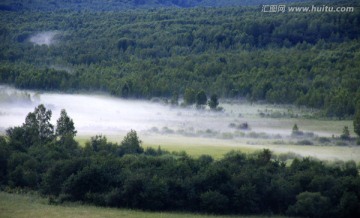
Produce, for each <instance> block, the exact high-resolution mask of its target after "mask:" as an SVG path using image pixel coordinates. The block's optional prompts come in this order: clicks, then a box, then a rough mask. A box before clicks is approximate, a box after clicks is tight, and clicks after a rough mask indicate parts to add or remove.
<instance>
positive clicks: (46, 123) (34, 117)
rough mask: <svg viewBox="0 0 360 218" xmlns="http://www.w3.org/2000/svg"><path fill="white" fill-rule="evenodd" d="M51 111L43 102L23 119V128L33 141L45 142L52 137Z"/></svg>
mask: <svg viewBox="0 0 360 218" xmlns="http://www.w3.org/2000/svg"><path fill="white" fill-rule="evenodd" d="M51 115H52V112H51V110H47V109H46V108H45V106H44V105H43V104H40V105H39V106H38V107H36V108H35V110H34V112H30V113H29V114H28V115H27V116H26V119H25V123H24V124H23V128H24V129H25V131H26V132H27V133H29V134H30V135H31V136H32V139H33V140H32V141H33V142H36V141H38V142H41V143H45V142H48V141H51V140H52V139H53V138H54V126H53V125H52V124H51V123H50V119H51Z"/></svg>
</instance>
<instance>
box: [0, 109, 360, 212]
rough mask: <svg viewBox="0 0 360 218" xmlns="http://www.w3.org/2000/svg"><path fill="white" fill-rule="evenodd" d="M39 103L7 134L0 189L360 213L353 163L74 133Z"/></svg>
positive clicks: (199, 208)
mask: <svg viewBox="0 0 360 218" xmlns="http://www.w3.org/2000/svg"><path fill="white" fill-rule="evenodd" d="M51 116H52V112H51V110H48V109H46V108H45V107H44V106H43V105H39V106H38V107H36V108H35V110H34V111H33V112H30V113H29V114H28V115H27V117H26V119H25V122H24V124H23V125H21V126H17V127H12V128H9V129H8V130H7V134H6V138H5V137H3V136H0V187H1V188H4V189H5V190H7V191H11V190H15V191H16V190H18V189H23V190H34V191H38V192H40V193H41V194H42V195H44V196H45V197H47V198H48V199H49V203H51V204H59V203H62V202H65V201H67V202H69V201H70V202H73V201H76V202H83V203H90V204H94V205H99V206H107V207H120V208H134V209H143V210H151V211H154V210H157V211H182V212H184V211H190V212H203V213H211V214H263V215H264V214H267V215H274V214H278V215H290V216H302V217H359V216H360V210H359V209H360V177H359V173H358V168H357V166H356V163H355V162H354V161H348V162H345V163H344V162H337V163H332V164H329V163H323V162H321V161H317V160H312V159H310V158H304V159H295V160H293V161H292V163H291V164H290V165H286V164H285V162H283V161H281V160H280V159H278V158H276V156H273V155H272V153H271V152H270V151H269V150H266V149H265V150H263V151H261V152H258V153H255V154H251V155H246V154H243V153H240V152H230V153H228V154H226V155H225V156H224V158H222V159H220V160H214V159H213V158H212V157H211V156H206V155H202V156H200V157H199V158H192V157H190V156H188V155H187V154H186V153H169V152H166V151H163V150H161V149H160V148H158V149H153V148H147V149H145V150H144V149H143V148H142V146H141V140H140V139H139V138H138V136H137V133H136V132H135V131H133V130H132V131H130V132H129V133H128V134H127V135H126V136H125V137H124V139H123V140H122V142H121V143H111V142H108V141H107V139H106V137H104V136H95V137H92V138H91V140H90V141H88V142H87V143H86V145H85V147H80V146H79V145H78V143H77V142H76V141H75V140H74V136H75V135H76V130H75V128H74V122H73V121H72V119H71V118H70V117H69V115H68V114H67V113H66V111H65V110H62V111H61V115H60V118H59V119H58V120H57V122H56V125H53V124H52V123H51V122H50V120H51Z"/></svg>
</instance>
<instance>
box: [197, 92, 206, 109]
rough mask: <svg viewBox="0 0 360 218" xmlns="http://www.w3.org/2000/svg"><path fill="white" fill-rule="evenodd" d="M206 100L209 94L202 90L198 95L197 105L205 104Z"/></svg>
mask: <svg viewBox="0 0 360 218" xmlns="http://www.w3.org/2000/svg"><path fill="white" fill-rule="evenodd" d="M206 102H207V96H206V94H205V92H204V90H201V91H200V92H198V93H197V95H196V105H197V106H202V105H205V104H206Z"/></svg>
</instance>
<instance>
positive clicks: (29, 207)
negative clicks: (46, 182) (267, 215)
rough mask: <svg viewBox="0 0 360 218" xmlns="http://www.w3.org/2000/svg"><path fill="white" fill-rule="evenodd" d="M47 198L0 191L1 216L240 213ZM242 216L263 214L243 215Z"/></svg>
mask: <svg viewBox="0 0 360 218" xmlns="http://www.w3.org/2000/svg"><path fill="white" fill-rule="evenodd" d="M47 202H48V201H47V199H44V198H40V197H38V196H36V195H30V194H9V193H5V192H0V217H1V218H10V217H11V218H13V217H14V218H22V217H34V218H42V217H51V218H57V217H59V218H65V217H72V218H82V217H83V218H97V217H99V218H111V217H117V218H118V217H124V218H212V217H213V218H235V217H239V216H212V215H199V214H188V213H161V212H143V211H135V210H127V209H115V208H101V207H95V206H88V205H79V204H66V205H49V204H48V203H47ZM240 217H241V218H245V217H252V218H261V216H240Z"/></svg>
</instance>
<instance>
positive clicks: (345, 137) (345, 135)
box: [340, 126, 350, 140]
mask: <svg viewBox="0 0 360 218" xmlns="http://www.w3.org/2000/svg"><path fill="white" fill-rule="evenodd" d="M340 138H341V139H343V140H349V139H350V131H349V128H348V127H347V126H344V129H343V133H342V134H341V136H340Z"/></svg>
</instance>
